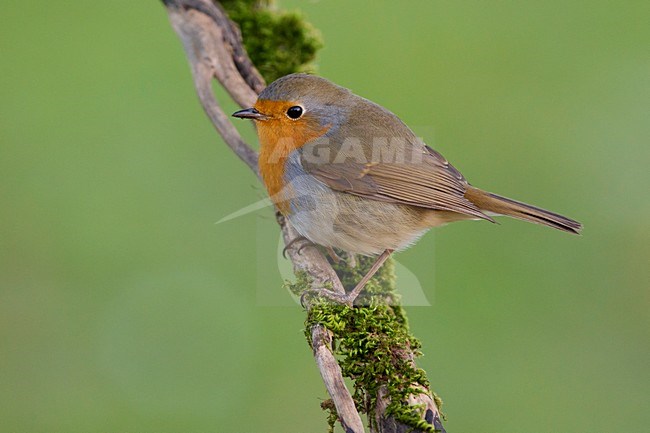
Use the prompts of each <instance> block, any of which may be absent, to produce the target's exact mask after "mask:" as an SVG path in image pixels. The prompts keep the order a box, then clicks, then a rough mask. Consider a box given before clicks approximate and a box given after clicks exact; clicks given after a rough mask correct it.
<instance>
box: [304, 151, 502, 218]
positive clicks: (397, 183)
mask: <svg viewBox="0 0 650 433" xmlns="http://www.w3.org/2000/svg"><path fill="white" fill-rule="evenodd" d="M420 159H421V160H419V161H417V162H415V161H413V162H404V163H384V162H368V163H359V162H356V161H348V160H346V161H344V162H340V163H336V162H327V163H319V164H317V163H309V162H308V161H306V160H305V159H303V161H302V163H303V168H304V169H305V170H306V171H307V172H308V173H309V174H311V175H312V176H314V177H315V178H316V179H318V180H320V181H321V182H323V183H325V184H326V185H328V186H329V187H330V188H332V189H334V190H336V191H341V192H346V193H349V194H354V195H358V196H361V197H366V198H370V199H373V200H381V201H388V202H392V203H401V204H407V205H412V206H417V207H423V208H428V209H435V210H447V211H453V212H458V213H461V214H466V215H471V216H474V217H477V218H482V219H486V220H489V221H493V220H492V218H490V217H489V216H487V215H486V214H484V213H483V212H481V210H480V209H479V208H478V207H476V206H475V205H474V204H473V203H472V202H470V201H469V200H467V199H466V198H465V191H466V189H467V181H466V180H465V178H464V177H463V175H462V174H461V173H460V172H459V171H458V170H456V168H454V167H453V166H452V165H451V164H449V163H448V162H447V160H445V158H444V157H442V155H440V154H439V153H438V152H436V151H435V150H433V149H431V148H430V147H428V146H423V147H422V158H420Z"/></svg>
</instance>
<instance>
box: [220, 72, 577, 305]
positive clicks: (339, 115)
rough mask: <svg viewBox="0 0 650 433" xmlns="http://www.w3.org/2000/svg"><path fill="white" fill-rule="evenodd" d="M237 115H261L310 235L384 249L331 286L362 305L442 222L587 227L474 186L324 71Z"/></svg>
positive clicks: (279, 185)
mask: <svg viewBox="0 0 650 433" xmlns="http://www.w3.org/2000/svg"><path fill="white" fill-rule="evenodd" d="M233 116H235V117H239V118H243V119H252V120H254V121H255V124H256V126H257V133H258V136H259V140H260V146H261V148H260V154H259V170H260V174H261V176H262V180H263V181H264V184H265V186H266V189H267V190H268V193H269V196H270V197H271V200H272V201H273V202H274V204H275V205H276V206H277V208H278V209H279V210H280V212H281V213H282V214H283V215H284V216H285V217H286V218H287V219H288V220H289V222H290V223H291V225H292V226H293V227H294V228H295V229H296V230H297V231H298V232H299V233H300V234H301V235H302V236H304V237H305V238H307V239H308V240H310V241H311V242H313V243H315V244H318V245H322V246H323V247H325V248H328V249H329V250H331V249H332V248H338V249H340V250H343V251H346V252H348V253H357V254H362V255H371V256H376V255H379V257H378V258H377V260H376V262H375V263H374V265H373V267H372V268H371V269H370V271H369V272H368V274H367V275H366V276H365V277H364V278H363V279H362V280H361V281H360V282H359V283H358V284H357V286H356V287H355V288H354V289H353V290H352V291H351V292H349V293H348V294H346V295H345V296H336V295H334V294H333V292H331V291H323V294H324V295H326V296H327V297H329V298H331V299H334V300H336V301H339V302H343V303H347V304H352V302H353V301H354V299H355V298H356V297H357V295H358V294H359V293H360V292H361V290H362V289H363V287H364V285H365V283H366V282H367V281H368V280H369V279H370V278H371V277H372V275H373V274H374V273H375V272H376V271H377V270H378V269H379V268H380V267H381V265H382V264H383V263H384V262H385V261H386V259H387V258H388V257H389V256H390V255H391V253H392V252H393V251H399V250H402V249H404V248H407V247H408V246H409V245H411V244H413V243H414V242H415V241H417V240H418V238H420V236H422V235H423V234H424V233H425V232H426V231H427V230H429V229H430V228H432V227H436V226H440V225H443V224H446V223H449V222H453V221H460V220H468V219H476V220H481V219H482V220H487V221H491V222H494V220H493V219H492V216H495V215H506V216H510V217H513V218H518V219H521V220H524V221H529V222H533V223H538V224H543V225H546V226H549V227H553V228H555V229H559V230H564V231H566V232H569V233H578V232H579V231H580V230H581V228H582V225H581V224H580V223H578V222H577V221H574V220H572V219H570V218H567V217H565V216H562V215H559V214H556V213H553V212H549V211H547V210H544V209H540V208H538V207H534V206H530V205H527V204H524V203H521V202H518V201H515V200H511V199H508V198H505V197H501V196H498V195H496V194H492V193H490V192H486V191H483V190H481V189H479V188H476V187H474V186H472V185H470V184H469V183H468V182H467V181H466V180H465V178H464V177H463V175H462V174H461V173H460V172H459V171H458V170H457V169H456V168H454V166H452V165H451V164H449V162H447V160H446V159H445V158H444V157H443V156H442V155H441V154H440V153H438V152H436V151H435V150H433V149H432V148H430V147H429V146H427V145H426V144H424V143H423V142H422V140H421V139H419V138H418V137H417V136H416V135H415V134H414V133H413V131H411V130H410V129H409V127H408V126H406V125H405V124H404V123H403V122H402V121H401V120H400V119H399V117H397V116H396V115H395V114H393V113H391V112H390V111H388V110H387V109H385V108H383V107H381V106H379V105H377V104H375V103H373V102H371V101H369V100H367V99H364V98H362V97H360V96H357V95H355V94H353V93H352V92H351V91H350V90H348V89H346V88H344V87H341V86H338V85H336V84H334V83H332V82H330V81H328V80H326V79H324V78H321V77H317V76H313V75H307V74H292V75H287V76H285V77H282V78H280V79H278V80H276V81H274V82H273V83H271V84H270V85H269V86H268V87H266V88H265V89H264V90H263V91H262V92H261V93H260V95H259V98H258V99H257V102H256V103H255V105H254V106H253V107H251V108H248V109H245V110H240V111H237V112H236V113H234V114H233Z"/></svg>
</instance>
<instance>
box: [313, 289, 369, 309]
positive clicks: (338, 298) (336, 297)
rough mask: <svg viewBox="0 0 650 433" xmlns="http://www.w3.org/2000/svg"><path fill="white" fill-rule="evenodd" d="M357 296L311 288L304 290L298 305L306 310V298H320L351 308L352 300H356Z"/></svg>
mask: <svg viewBox="0 0 650 433" xmlns="http://www.w3.org/2000/svg"><path fill="white" fill-rule="evenodd" d="M357 295H358V293H357V294H354V293H352V292H350V293H345V294H343V293H339V292H335V291H333V290H331V289H327V288H325V287H312V288H309V289H306V290H305V291H303V292H302V293H301V294H300V305H302V307H303V308H307V298H308V297H321V298H324V299H326V300H328V301H330V302H333V303H335V304H341V305H347V306H348V307H352V305H353V304H354V300H355V299H356V298H357Z"/></svg>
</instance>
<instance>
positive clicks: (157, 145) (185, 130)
mask: <svg viewBox="0 0 650 433" xmlns="http://www.w3.org/2000/svg"><path fill="white" fill-rule="evenodd" d="M279 5H280V7H283V8H287V9H296V8H300V9H301V10H302V11H304V13H305V14H306V15H307V17H308V18H309V20H310V21H311V22H312V23H313V24H314V26H315V27H316V28H318V29H319V30H320V32H321V33H322V35H323V37H324V41H325V48H324V49H323V50H322V51H321V53H320V56H319V60H318V64H319V73H320V74H321V75H324V76H325V77H327V78H330V79H332V80H334V81H335V82H337V83H339V84H342V85H344V86H346V87H350V88H352V89H353V90H354V91H355V92H356V93H358V94H361V95H363V96H365V97H368V98H370V99H372V100H374V101H376V102H378V103H380V104H382V105H384V106H386V107H388V108H390V109H391V110H392V111H394V112H395V113H397V114H398V115H399V116H400V117H401V118H402V119H403V120H404V121H406V122H407V123H408V124H410V125H412V126H413V127H414V129H415V130H416V132H419V133H420V134H422V135H424V137H425V138H426V139H427V141H428V142H429V143H431V144H433V145H434V146H435V147H436V148H437V149H438V150H440V151H441V152H442V153H443V154H444V155H445V156H446V157H447V158H448V159H449V160H451V161H452V162H453V163H454V164H455V165H456V166H457V167H458V168H459V169H461V170H462V171H463V173H465V175H466V176H467V177H468V178H469V179H470V181H471V182H473V183H474V184H476V185H479V186H481V187H484V188H486V189H489V190H492V191H495V192H499V193H502V194H504V195H508V196H511V197H514V198H519V199H521V200H525V201H529V202H532V203H535V204H537V205H540V206H544V207H548V208H550V209H552V210H555V211H558V212H563V213H566V214H567V215H569V216H571V217H574V218H576V219H578V220H580V221H582V222H583V223H584V224H585V227H586V228H585V231H584V235H583V236H581V237H575V236H569V235H567V234H564V233H560V232H556V231H553V230H550V229H547V228H543V227H537V226H533V225H528V224H524V223H520V222H517V221H512V220H508V221H505V220H504V221H503V223H502V225H500V226H494V225H491V224H487V223H457V224H454V225H451V226H448V227H445V228H442V229H439V230H436V231H435V233H431V234H429V235H427V236H426V237H425V238H424V239H423V240H422V241H421V242H420V243H419V244H418V245H417V246H416V247H414V248H412V249H410V250H408V251H407V252H404V253H402V254H400V255H399V256H398V260H399V261H400V262H401V263H402V264H403V265H404V266H406V267H407V268H408V269H410V270H411V271H412V272H413V273H414V274H415V275H417V277H418V278H419V279H420V283H421V284H422V286H423V288H424V291H425V292H426V295H427V297H428V298H429V300H431V301H432V306H430V307H410V308H409V309H408V313H409V317H410V321H411V326H412V329H413V331H414V333H415V334H416V335H417V336H418V337H420V338H421V339H422V341H423V344H424V349H423V350H424V353H425V356H424V357H423V358H422V359H421V360H420V365H421V366H422V367H424V368H425V369H426V370H427V371H428V373H429V377H430V379H431V381H432V383H433V387H434V389H435V390H436V391H437V392H438V393H439V394H440V395H441V396H442V397H443V399H444V400H445V406H444V411H445V412H446V414H447V415H448V422H447V423H446V427H447V430H448V431H449V432H450V433H451V432H456V433H459V432H474V431H482V432H483V431H484V432H502V433H510V432H511V433H521V432H556V431H562V432H575V433H586V432H593V431H601V430H604V429H607V430H616V431H621V432H623V431H624V432H628V433H642V432H647V431H648V425H649V423H650V415H649V411H648V408H647V407H648V403H649V402H650V399H649V394H650V380H649V374H648V365H649V364H650V362H649V361H650V360H649V355H650V350H649V345H650V343H649V342H650V335H649V330H650V323H649V322H650V320H649V318H650V314H649V311H650V290H649V286H650V275H649V271H648V268H649V262H650V260H649V259H650V224H649V222H648V216H649V214H650V201H649V197H648V195H649V194H648V189H649V188H648V186H649V181H650V170H649V168H648V167H649V164H650V154H649V153H650V152H649V150H648V149H649V146H648V143H649V141H650V26H648V22H649V21H650V3H649V2H647V1H620V2H611V1H604V0H602V1H600V0H599V1H589V2H587V1H564V2H560V1H544V2H537V1H523V2H506V1H492V2H484V1H472V2H469V1H455V2H444V1H424V0H421V1H412V2H408V4H406V3H403V2H396V1H374V2H372V3H370V2H360V1H356V2H354V1H353V2H350V1H347V2H344V1H342V0H339V1H331V0H330V1H310V2H299V1H295V0H294V1H288V0H285V1H281V2H280V3H279ZM0 9H1V18H0V20H1V21H0V22H1V23H2V26H1V27H0V47H1V50H0V53H1V56H0V68H1V69H0V70H1V72H2V80H1V81H0V122H1V123H0V200H1V201H0V205H1V207H0V431H2V432H66V433H72V432H85V433H88V432H102V433H112V432H115V433H117V432H137V433H145V432H152V433H153V432H155V433H163V432H227V431H233V432H258V431H259V432H296V433H298V432H301V433H302V432H322V431H325V416H324V414H323V413H322V412H321V410H320V409H319V403H320V401H321V400H322V399H324V398H325V396H326V394H325V391H324V389H323V386H322V384H321V380H320V377H319V375H318V371H317V370H316V368H315V366H314V363H313V361H312V357H311V353H310V351H309V349H308V347H307V345H306V343H305V341H304V337H303V335H302V324H303V320H304V316H305V315H304V312H303V311H302V310H301V309H300V308H299V307H297V306H295V305H293V306H291V304H289V302H288V301H287V302H285V301H286V300H288V295H280V296H287V298H284V299H281V300H280V301H279V303H280V304H282V303H285V304H289V305H290V306H284V307H283V306H279V307H277V306H270V305H266V303H265V302H260V301H259V293H260V290H263V289H264V290H265V289H266V288H268V287H273V288H278V287H280V285H281V283H282V278H281V277H280V275H279V274H278V273H277V271H275V267H276V265H275V263H276V262H275V257H276V251H275V244H274V243H273V242H271V243H269V242H266V241H265V242H261V241H260V239H261V238H264V237H267V238H271V239H274V240H275V239H277V238H276V237H277V231H276V230H277V229H276V228H275V227H274V225H273V220H272V215H271V212H270V210H268V209H267V210H264V211H261V212H259V213H257V214H253V215H249V216H246V217H243V218H240V219H236V220H233V221H230V222H228V223H224V224H219V225H215V224H214V223H215V221H217V220H219V219H220V218H221V217H223V216H224V215H226V214H228V213H230V212H232V211H234V210H237V209H239V208H240V207H242V206H245V205H248V204H250V203H252V202H254V201H256V200H258V199H259V198H260V197H263V196H264V192H263V190H262V189H261V187H260V186H259V185H258V184H257V182H256V180H255V178H254V177H253V176H252V175H251V174H250V173H249V172H248V171H247V170H246V169H245V167H244V166H243V165H242V164H241V163H240V162H239V161H238V160H237V159H236V158H235V157H234V156H233V155H232V154H231V153H230V152H229V151H228V150H227V149H226V148H225V146H224V145H223V144H222V142H221V141H220V140H219V139H218V138H217V136H216V134H215V132H214V131H213V129H212V127H211V125H210V124H209V122H208V121H207V119H206V117H205V116H204V114H203V112H202V110H201V108H200V106H199V104H198V102H197V100H196V97H195V95H194V90H193V87H192V83H191V80H190V74H189V70H188V65H187V61H186V59H185V56H184V53H183V51H182V48H181V45H180V42H179V40H178V39H177V37H176V35H175V33H174V32H173V31H172V29H171V27H170V26H169V23H168V20H167V16H166V12H165V10H164V8H163V7H162V5H161V4H160V3H159V2H156V1H149V2H133V1H111V2H60V3H56V2H54V3H52V2H50V3H47V4H45V3H42V2H22V1H15V0H5V1H4V2H3V4H2V6H1V7H0ZM227 107H228V109H230V108H234V106H233V105H232V104H230V105H227ZM240 126H242V129H243V130H246V134H247V135H246V136H247V137H248V138H249V139H251V140H252V137H253V135H252V131H251V129H250V128H248V127H247V125H244V124H243V123H241V124H240ZM269 264H270V265H269ZM261 270H263V271H261ZM262 286H264V287H262Z"/></svg>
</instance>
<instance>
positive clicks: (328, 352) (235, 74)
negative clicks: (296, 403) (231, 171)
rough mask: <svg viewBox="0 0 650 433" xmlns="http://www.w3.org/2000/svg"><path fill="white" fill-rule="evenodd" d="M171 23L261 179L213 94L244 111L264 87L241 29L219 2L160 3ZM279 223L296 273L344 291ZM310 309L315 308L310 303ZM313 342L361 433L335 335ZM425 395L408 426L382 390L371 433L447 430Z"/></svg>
mask: <svg viewBox="0 0 650 433" xmlns="http://www.w3.org/2000/svg"><path fill="white" fill-rule="evenodd" d="M162 2H163V3H164V5H165V7H166V8H167V12H168V15H169V19H170V21H171V25H172V27H173V28H174V30H175V31H176V33H177V34H178V36H179V38H180V39H181V42H182V44H183V48H184V50H185V53H186V55H187V58H188V61H189V63H190V67H191V71H192V78H193V81H194V86H195V88H196V92H197V94H198V97H199V100H200V102H201V105H202V106H203V109H204V110H205V112H206V114H207V116H208V117H209V118H210V121H211V122H212V124H213V126H214V127H215V129H216V130H217V132H218V133H219V134H220V135H221V137H222V138H223V140H224V141H225V142H226V144H227V145H228V146H229V147H230V148H231V149H232V151H233V152H234V153H235V154H236V155H237V156H238V157H239V158H240V159H241V160H242V161H243V162H244V163H245V164H246V165H247V166H248V167H249V168H250V169H251V170H252V171H253V172H254V173H255V174H256V175H257V176H258V177H259V171H258V167H257V153H256V152H255V151H254V150H253V149H252V148H251V147H250V146H249V145H248V144H247V143H246V142H245V141H244V140H243V139H242V138H241V136H240V134H239V132H238V131H237V129H236V128H235V127H234V125H233V124H232V123H231V122H230V118H229V116H227V115H226V114H225V113H224V111H223V110H222V108H221V106H220V105H219V103H218V101H217V100H216V98H215V96H214V94H213V92H212V79H213V78H215V79H217V80H218V81H219V83H220V84H221V85H222V86H223V87H224V89H225V90H226V91H227V92H228V94H229V95H230V96H231V97H232V99H233V100H234V101H235V102H236V103H237V104H239V105H240V106H241V107H250V106H252V105H253V104H254V103H255V101H256V99H257V95H258V94H259V92H261V91H262V89H263V88H264V87H265V83H264V80H263V78H262V77H261V75H260V74H259V72H258V71H257V69H256V68H255V66H254V65H253V63H252V62H251V60H250V58H249V57H248V54H247V53H246V50H245V49H244V47H243V44H242V38H241V34H240V32H239V29H238V27H237V26H236V25H235V24H234V23H233V22H232V21H230V19H229V18H228V16H227V14H226V13H225V11H224V10H223V8H222V7H221V5H220V4H219V3H218V2H212V1H210V0H162ZM276 219H277V222H278V224H279V226H280V229H281V231H282V237H283V240H284V242H285V245H287V255H288V257H289V259H290V260H291V262H292V263H293V268H294V272H295V273H296V274H299V273H304V274H305V275H306V276H307V277H308V279H309V280H310V285H311V287H312V288H317V287H324V286H328V287H331V288H332V290H334V291H337V292H339V293H345V288H344V287H343V285H342V283H341V281H340V279H339V277H338V276H337V274H336V272H335V271H334V269H333V268H332V266H331V265H330V264H329V262H328V261H327V260H326V259H325V257H324V256H323V255H322V254H321V252H320V251H319V250H318V249H317V248H316V247H314V246H313V244H311V243H309V244H306V243H300V242H294V241H295V240H296V239H298V237H299V236H298V233H296V231H295V230H294V229H293V228H292V227H291V226H290V225H289V224H288V223H287V221H286V220H285V218H284V217H283V216H282V215H281V214H280V213H279V212H277V210H276ZM307 308H308V310H309V309H310V308H311V305H310V304H308V305H307ZM309 332H310V336H311V338H310V340H311V344H312V349H313V353H314V358H315V361H316V364H317V365H318V368H319V370H320V373H321V377H322V378H323V381H324V383H325V387H326V389H327V392H328V393H329V395H330V397H331V398H332V401H333V403H334V406H335V407H336V414H337V416H338V419H339V421H340V423H341V425H342V426H343V428H344V430H345V432H346V433H363V431H364V430H363V423H362V421H361V417H360V416H359V412H358V410H357V408H356V407H355V403H354V399H353V398H352V396H351V394H350V392H349V391H348V389H347V388H346V386H345V383H344V380H343V374H342V371H341V367H340V365H339V363H338V362H337V360H336V358H335V356H334V354H333V350H332V333H331V331H329V330H327V329H326V328H325V327H324V326H323V325H321V324H315V325H313V326H311V328H310V330H309ZM397 356H398V357H400V356H401V357H404V358H403V360H406V361H407V362H408V363H412V364H413V366H414V365H415V364H414V362H413V358H414V354H413V352H412V351H409V350H400V351H399V353H398V355H397ZM417 386H420V388H422V389H421V391H422V392H421V393H416V394H414V395H413V394H411V395H409V397H408V404H409V406H414V405H419V406H417V407H420V408H423V409H424V410H423V417H424V420H421V421H422V425H417V426H416V428H415V429H413V426H408V425H406V424H404V423H403V422H401V421H403V420H399V419H396V418H395V417H393V416H390V415H387V414H386V410H387V408H388V407H389V404H390V403H391V402H390V396H389V392H388V390H387V389H386V388H385V387H383V388H380V389H379V392H378V395H377V398H376V403H377V404H376V407H375V408H372V409H371V410H372V412H374V414H375V419H374V422H373V423H371V424H373V430H374V429H375V427H376V429H377V431H378V432H382V433H389V432H390V433H393V432H394V433H398V432H399V433H402V432H406V431H415V432H417V431H431V430H432V428H431V426H434V427H435V429H436V430H438V431H442V432H444V429H443V428H442V425H441V424H440V414H439V410H438V406H437V405H436V402H435V401H434V399H433V398H432V397H431V395H430V392H429V390H428V389H426V388H424V387H422V386H421V385H413V388H415V387H417Z"/></svg>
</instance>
